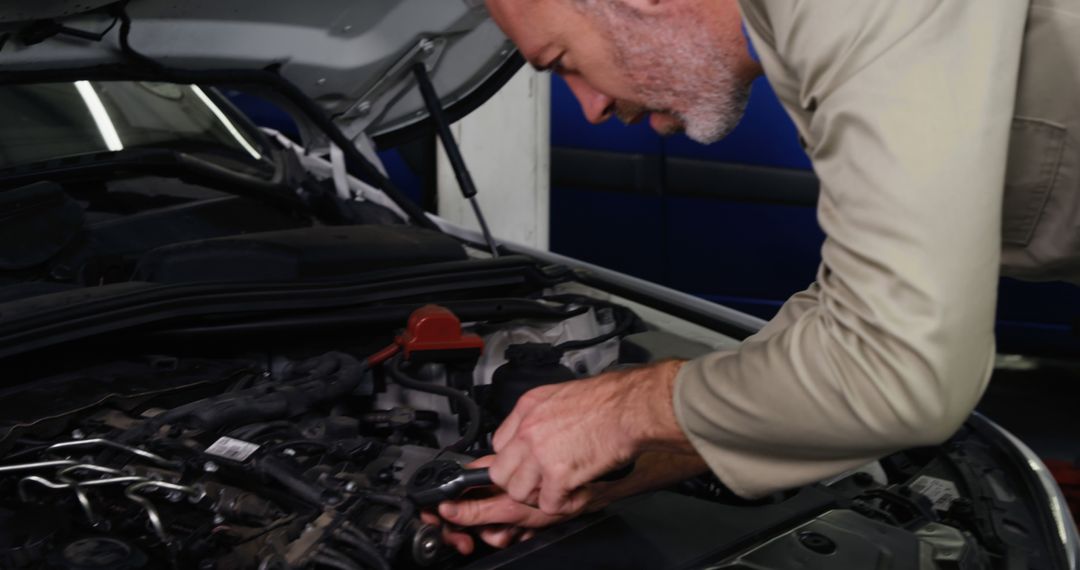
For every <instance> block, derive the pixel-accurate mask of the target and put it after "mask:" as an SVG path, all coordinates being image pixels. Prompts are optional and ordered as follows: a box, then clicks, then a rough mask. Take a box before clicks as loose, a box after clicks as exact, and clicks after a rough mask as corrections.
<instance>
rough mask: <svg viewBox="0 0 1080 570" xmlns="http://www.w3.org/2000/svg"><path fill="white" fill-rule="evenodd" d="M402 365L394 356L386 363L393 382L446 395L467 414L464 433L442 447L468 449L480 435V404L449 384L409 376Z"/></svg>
mask: <svg viewBox="0 0 1080 570" xmlns="http://www.w3.org/2000/svg"><path fill="white" fill-rule="evenodd" d="M403 367H404V362H403V361H402V359H401V357H395V358H393V359H392V360H390V361H389V362H387V363H386V371H387V373H389V374H390V378H391V379H393V380H394V382H395V383H397V384H398V385H400V386H401V387H403V388H408V389H410V390H416V391H417V392H427V393H429V394H438V395H440V396H446V397H447V398H449V399H451V400H453V401H454V402H456V403H457V404H458V405H459V406H460V407H461V409H462V410H464V411H465V415H467V416H468V424H466V426H465V434H464V435H462V436H461V439H459V440H457V441H455V442H454V443H451V444H450V445H448V446H446V447H445V448H443V451H454V452H458V453H461V452H464V451H465V450H466V449H468V448H469V446H471V445H472V444H474V443H476V438H477V437H478V436H479V435H480V406H478V405H477V404H476V401H475V400H473V399H472V398H470V397H469V396H468V394H466V393H464V392H462V391H460V390H457V389H454V388H450V387H449V386H440V385H438V384H431V383H429V382H423V381H421V380H417V379H416V378H413V377H412V376H409V374H408V373H407V372H405V370H403Z"/></svg>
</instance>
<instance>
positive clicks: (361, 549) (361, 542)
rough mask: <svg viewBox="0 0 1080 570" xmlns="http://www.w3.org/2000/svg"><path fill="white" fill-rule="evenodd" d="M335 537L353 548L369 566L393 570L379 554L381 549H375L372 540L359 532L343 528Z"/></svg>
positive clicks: (380, 569) (379, 569) (382, 569)
mask: <svg viewBox="0 0 1080 570" xmlns="http://www.w3.org/2000/svg"><path fill="white" fill-rule="evenodd" d="M334 537H335V538H337V539H338V540H340V541H341V542H344V543H345V544H347V545H349V546H351V547H352V548H353V550H355V551H356V554H357V555H358V556H359V557H360V558H361V559H362V560H363V562H364V564H366V565H367V566H371V567H373V568H375V569H376V570H391V566H390V562H389V561H388V560H387V559H386V558H385V557H384V556H383V555H382V553H380V552H379V549H377V548H375V545H374V544H372V543H371V540H369V539H368V537H366V536H364V535H363V534H361V533H360V532H359V531H352V530H351V529H350V528H349V527H342V528H341V529H340V530H339V531H338V533H337V534H335V535H334Z"/></svg>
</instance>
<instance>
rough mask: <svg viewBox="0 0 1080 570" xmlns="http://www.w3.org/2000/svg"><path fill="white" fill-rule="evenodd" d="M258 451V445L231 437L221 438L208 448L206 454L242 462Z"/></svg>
mask: <svg viewBox="0 0 1080 570" xmlns="http://www.w3.org/2000/svg"><path fill="white" fill-rule="evenodd" d="M258 450H259V446H258V445H257V444H254V443H251V442H248V441H243V440H240V439H233V438H231V437H221V438H219V439H218V440H217V441H215V442H214V443H213V445H211V446H210V447H207V448H206V453H209V454H210V455H216V456H218V457H224V458H225V459H231V460H233V461H237V462H242V461H247V458H248V457H251V454H253V453H255V452H256V451H258Z"/></svg>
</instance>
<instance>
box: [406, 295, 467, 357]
mask: <svg viewBox="0 0 1080 570" xmlns="http://www.w3.org/2000/svg"><path fill="white" fill-rule="evenodd" d="M397 344H398V345H399V346H400V347H401V349H402V351H404V353H405V358H406V359H409V358H411V357H412V353H414V352H429V351H436V350H437V351H440V352H443V351H457V350H467V351H472V352H480V351H482V350H483V349H484V339H482V338H480V337H479V336H477V335H474V334H462V332H461V320H460V319H458V318H457V315H455V314H454V313H452V312H450V310H449V309H447V308H446V307H440V306H439V305H426V306H423V307H420V308H419V309H417V310H415V311H413V313H412V315H410V316H409V324H408V327H407V328H406V329H405V332H404V333H402V334H401V335H400V336H398V337H397Z"/></svg>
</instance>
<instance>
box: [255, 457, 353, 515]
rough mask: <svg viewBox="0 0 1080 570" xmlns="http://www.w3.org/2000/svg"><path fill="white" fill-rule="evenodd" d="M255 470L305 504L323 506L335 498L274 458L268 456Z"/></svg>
mask: <svg viewBox="0 0 1080 570" xmlns="http://www.w3.org/2000/svg"><path fill="white" fill-rule="evenodd" d="M254 470H255V472H256V473H258V474H259V475H261V476H263V477H265V478H266V479H269V480H271V481H273V482H275V483H277V484H278V485H280V486H282V487H284V488H285V489H287V490H288V491H290V492H291V493H292V494H293V495H294V496H296V498H298V499H300V500H302V501H304V502H305V503H308V504H311V505H316V506H322V505H325V504H327V503H328V502H330V500H331V499H333V498H334V497H333V494H332V493H330V492H329V491H327V490H326V489H323V488H321V487H319V486H316V485H314V484H312V483H309V482H307V481H305V480H303V479H302V478H300V477H299V476H298V475H296V474H295V473H293V472H292V470H291V469H289V468H288V467H286V466H285V465H283V464H281V463H279V462H278V461H277V460H275V459H274V458H272V457H269V456H267V457H263V458H262V459H259V460H258V461H256V462H255V464H254Z"/></svg>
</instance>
